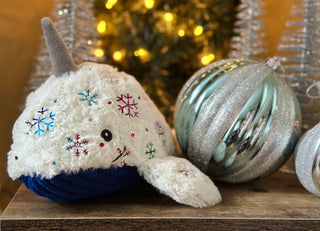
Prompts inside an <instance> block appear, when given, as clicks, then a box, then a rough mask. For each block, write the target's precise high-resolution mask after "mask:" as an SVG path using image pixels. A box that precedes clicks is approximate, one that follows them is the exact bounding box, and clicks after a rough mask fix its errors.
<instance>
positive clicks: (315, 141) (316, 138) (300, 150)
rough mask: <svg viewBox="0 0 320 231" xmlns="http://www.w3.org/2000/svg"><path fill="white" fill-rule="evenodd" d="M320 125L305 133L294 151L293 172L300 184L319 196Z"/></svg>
mask: <svg viewBox="0 0 320 231" xmlns="http://www.w3.org/2000/svg"><path fill="white" fill-rule="evenodd" d="M319 134H320V123H319V124H317V125H316V126H314V127H313V128H312V129H311V130H309V131H307V132H306V133H305V134H304V135H303V136H302V137H301V138H300V140H299V142H298V144H297V146H296V148H295V151H294V163H295V171H296V174H297V176H298V179H299V180H300V182H301V184H302V185H303V186H304V187H305V188H306V189H307V190H308V191H309V192H311V193H313V194H315V195H318V196H320V135H319Z"/></svg>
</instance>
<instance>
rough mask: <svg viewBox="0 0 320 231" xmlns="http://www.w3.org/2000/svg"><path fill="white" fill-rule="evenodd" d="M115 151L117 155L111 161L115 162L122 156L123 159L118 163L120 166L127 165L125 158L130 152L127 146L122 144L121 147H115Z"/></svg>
mask: <svg viewBox="0 0 320 231" xmlns="http://www.w3.org/2000/svg"><path fill="white" fill-rule="evenodd" d="M117 153H118V156H117V157H116V158H115V159H114V160H113V161H112V162H116V161H117V160H119V159H120V158H121V157H122V159H123V160H122V161H121V162H120V164H119V165H120V166H125V165H127V163H126V161H125V158H126V157H127V156H129V155H130V154H131V152H130V151H129V150H127V147H126V146H124V147H123V149H121V148H117Z"/></svg>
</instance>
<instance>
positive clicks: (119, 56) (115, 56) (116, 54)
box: [113, 51, 123, 61]
mask: <svg viewBox="0 0 320 231" xmlns="http://www.w3.org/2000/svg"><path fill="white" fill-rule="evenodd" d="M122 58H123V55H122V53H121V51H115V52H114V53H113V59H114V60H115V61H120V60H121V59H122Z"/></svg>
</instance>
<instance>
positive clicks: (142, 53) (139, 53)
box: [134, 48, 148, 56]
mask: <svg viewBox="0 0 320 231" xmlns="http://www.w3.org/2000/svg"><path fill="white" fill-rule="evenodd" d="M147 54H148V51H147V50H146V49H144V48H139V49H138V50H135V51H134V55H135V56H145V55H147Z"/></svg>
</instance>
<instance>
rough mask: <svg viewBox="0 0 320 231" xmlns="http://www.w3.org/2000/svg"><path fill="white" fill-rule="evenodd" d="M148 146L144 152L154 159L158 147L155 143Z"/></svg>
mask: <svg viewBox="0 0 320 231" xmlns="http://www.w3.org/2000/svg"><path fill="white" fill-rule="evenodd" d="M146 148H147V149H146V151H145V153H144V154H146V155H147V156H148V158H149V159H153V158H154V156H155V153H156V149H155V148H154V147H153V143H149V144H147V146H146Z"/></svg>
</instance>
